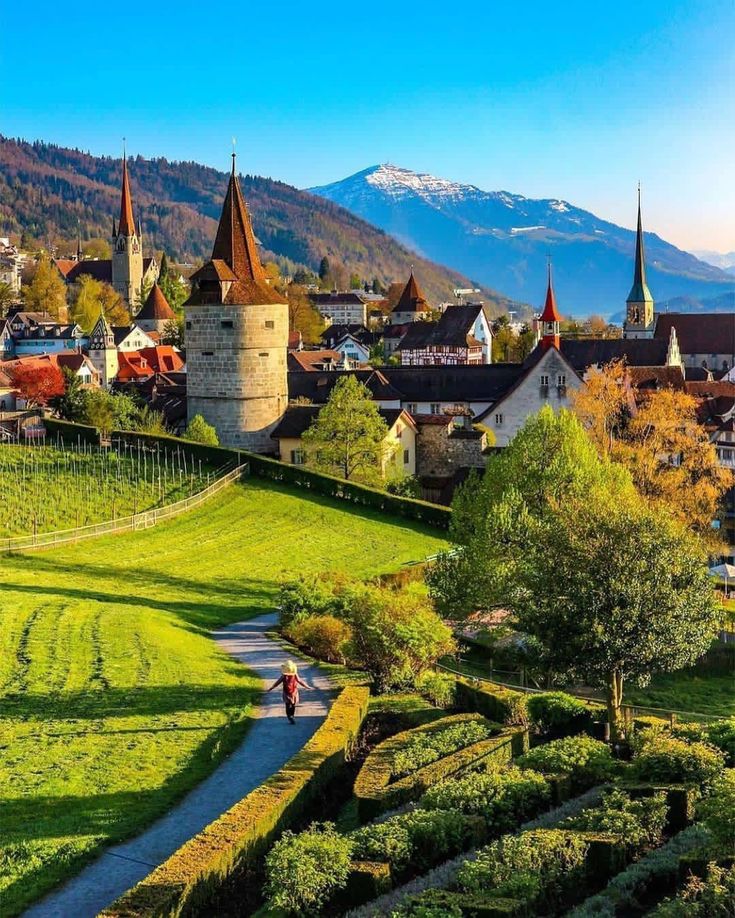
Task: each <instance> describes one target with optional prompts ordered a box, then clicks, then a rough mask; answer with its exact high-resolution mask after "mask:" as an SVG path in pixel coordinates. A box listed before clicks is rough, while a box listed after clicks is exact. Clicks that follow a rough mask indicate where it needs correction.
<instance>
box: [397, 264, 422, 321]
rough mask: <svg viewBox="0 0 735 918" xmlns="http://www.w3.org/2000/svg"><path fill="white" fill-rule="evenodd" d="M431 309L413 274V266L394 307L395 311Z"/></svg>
mask: <svg viewBox="0 0 735 918" xmlns="http://www.w3.org/2000/svg"><path fill="white" fill-rule="evenodd" d="M429 309H430V307H429V304H428V303H427V301H426V297H425V296H424V294H423V291H422V290H421V288H420V287H419V285H418V284H417V283H416V278H415V277H414V276H413V268H411V276H410V277H409V279H408V283H407V284H406V286H405V287H404V288H403V293H402V294H401V297H400V299H399V300H398V302H397V303H396V305H395V306H394V307H393V312H429Z"/></svg>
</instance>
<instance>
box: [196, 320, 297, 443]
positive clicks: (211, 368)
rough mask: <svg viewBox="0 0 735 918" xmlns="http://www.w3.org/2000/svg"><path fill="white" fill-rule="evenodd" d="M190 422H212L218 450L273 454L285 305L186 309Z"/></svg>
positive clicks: (281, 395)
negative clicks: (197, 417) (196, 417)
mask: <svg viewBox="0 0 735 918" xmlns="http://www.w3.org/2000/svg"><path fill="white" fill-rule="evenodd" d="M185 336H186V369H187V396H188V416H189V420H191V418H192V417H194V415H196V414H201V415H202V416H203V417H204V419H205V420H206V421H207V422H208V423H209V424H212V425H213V426H214V427H215V428H216V430H217V434H218V436H219V440H220V443H221V444H222V445H223V446H233V447H239V448H241V449H247V450H252V451H253V452H259V453H275V451H276V448H277V447H276V444H275V442H274V441H273V440H272V439H271V437H270V434H271V431H272V430H273V429H274V427H275V426H276V424H277V423H278V421H279V420H280V419H281V417H282V416H283V414H284V412H285V410H286V406H287V404H288V381H287V375H286V354H287V346H288V307H287V306H286V305H284V304H275V305H274V304H268V305H262V306H225V305H223V304H221V303H217V304H205V305H201V306H189V307H187V310H186V331H185Z"/></svg>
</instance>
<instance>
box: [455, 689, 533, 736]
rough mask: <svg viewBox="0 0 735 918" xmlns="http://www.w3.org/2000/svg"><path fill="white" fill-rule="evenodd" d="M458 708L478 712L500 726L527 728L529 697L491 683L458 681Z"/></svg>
mask: <svg viewBox="0 0 735 918" xmlns="http://www.w3.org/2000/svg"><path fill="white" fill-rule="evenodd" d="M456 698H457V707H458V708H460V709H461V710H465V711H477V712H479V713H480V714H484V715H485V717H487V718H488V719H489V720H493V721H495V722H496V723H499V724H508V725H509V726H512V725H515V724H517V725H520V726H527V724H528V696H527V695H525V694H524V693H523V692H514V691H513V690H512V689H508V688H505V687H503V686H502V685H495V684H493V683H490V682H482V683H480V682H474V683H473V682H470V681H468V680H466V679H457V688H456Z"/></svg>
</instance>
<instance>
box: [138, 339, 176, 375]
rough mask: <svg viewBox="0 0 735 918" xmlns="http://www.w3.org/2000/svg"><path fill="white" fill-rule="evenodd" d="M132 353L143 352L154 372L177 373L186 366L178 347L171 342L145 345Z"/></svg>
mask: <svg viewBox="0 0 735 918" xmlns="http://www.w3.org/2000/svg"><path fill="white" fill-rule="evenodd" d="M131 353H138V354H141V355H142V356H143V357H144V358H145V360H146V362H147V363H148V366H149V367H151V369H152V371H153V372H154V373H175V372H177V371H178V370H182V369H183V368H184V361H183V360H182V359H181V355H180V354H179V353H178V351H177V350H176V348H174V347H173V346H172V345H170V344H157V345H156V346H155V347H144V348H141V349H140V350H139V351H137V352H136V351H132V352H131Z"/></svg>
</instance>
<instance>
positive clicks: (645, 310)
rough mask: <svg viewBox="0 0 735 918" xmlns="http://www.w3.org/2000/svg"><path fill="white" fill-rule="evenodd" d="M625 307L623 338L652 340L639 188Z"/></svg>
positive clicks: (651, 314)
mask: <svg viewBox="0 0 735 918" xmlns="http://www.w3.org/2000/svg"><path fill="white" fill-rule="evenodd" d="M626 306H627V308H626V312H625V326H624V328H623V333H624V336H625V337H626V338H652V337H653V330H654V320H653V297H652V296H651V291H650V290H649V289H648V284H647V283H646V254H645V251H644V249H643V224H642V222H641V189H640V188H638V230H637V232H636V238H635V268H634V270H633V286H632V287H631V288H630V293H629V294H628V300H627V303H626Z"/></svg>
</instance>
